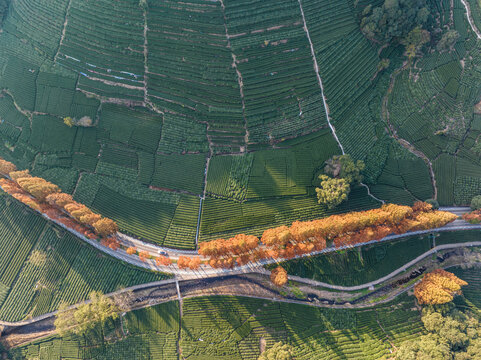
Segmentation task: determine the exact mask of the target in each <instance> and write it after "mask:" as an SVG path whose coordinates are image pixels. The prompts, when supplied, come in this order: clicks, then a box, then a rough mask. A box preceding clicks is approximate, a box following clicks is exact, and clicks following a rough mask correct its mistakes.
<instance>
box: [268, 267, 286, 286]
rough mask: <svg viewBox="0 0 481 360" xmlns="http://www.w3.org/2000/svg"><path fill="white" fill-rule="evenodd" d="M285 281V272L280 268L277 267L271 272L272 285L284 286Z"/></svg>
mask: <svg viewBox="0 0 481 360" xmlns="http://www.w3.org/2000/svg"><path fill="white" fill-rule="evenodd" d="M287 280H288V279H287V271H286V270H285V269H284V268H283V267H282V266H278V267H276V268H275V269H274V270H272V271H271V281H272V283H273V284H274V285H276V286H279V287H280V286H284V285H285V284H286V283H287Z"/></svg>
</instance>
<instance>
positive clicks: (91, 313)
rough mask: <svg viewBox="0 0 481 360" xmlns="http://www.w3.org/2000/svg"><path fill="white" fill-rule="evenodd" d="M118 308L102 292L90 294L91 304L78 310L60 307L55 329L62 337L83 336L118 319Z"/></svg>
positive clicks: (81, 306)
mask: <svg viewBox="0 0 481 360" xmlns="http://www.w3.org/2000/svg"><path fill="white" fill-rule="evenodd" d="M118 311H119V310H118V308H117V306H116V305H115V303H114V301H113V300H111V299H110V298H108V297H106V296H105V295H103V294H102V293H101V292H97V291H93V292H91V293H90V302H89V303H87V304H82V305H80V306H78V307H77V308H76V309H68V305H67V304H65V303H63V304H61V305H60V307H59V310H58V313H57V317H56V319H55V323H54V324H55V328H56V330H57V331H58V332H59V334H60V335H61V336H64V335H65V334H68V333H74V334H77V335H83V334H86V333H87V332H89V331H91V330H93V329H94V328H95V327H96V326H99V325H100V326H103V325H104V324H105V322H106V321H107V320H108V319H115V318H117V317H118Z"/></svg>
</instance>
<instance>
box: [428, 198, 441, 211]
mask: <svg viewBox="0 0 481 360" xmlns="http://www.w3.org/2000/svg"><path fill="white" fill-rule="evenodd" d="M425 202H427V203H428V204H431V205H432V207H433V209H436V210H437V209H439V202H438V201H437V200H436V199H427V200H426V201H425Z"/></svg>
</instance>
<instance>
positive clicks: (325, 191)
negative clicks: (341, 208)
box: [316, 175, 351, 209]
mask: <svg viewBox="0 0 481 360" xmlns="http://www.w3.org/2000/svg"><path fill="white" fill-rule="evenodd" d="M319 179H320V180H321V185H320V187H317V188H316V193H317V201H318V203H319V204H323V205H326V206H327V207H328V208H329V209H333V208H335V207H336V206H338V205H339V204H341V203H342V202H343V201H345V200H347V197H348V195H349V192H350V191H351V188H350V186H349V183H348V182H347V181H346V179H343V178H341V179H334V178H331V177H329V176H327V175H320V176H319Z"/></svg>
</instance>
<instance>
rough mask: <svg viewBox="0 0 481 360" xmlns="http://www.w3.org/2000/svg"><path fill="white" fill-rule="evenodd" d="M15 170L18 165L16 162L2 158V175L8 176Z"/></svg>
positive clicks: (0, 164) (0, 162) (0, 172)
mask: <svg viewBox="0 0 481 360" xmlns="http://www.w3.org/2000/svg"><path fill="white" fill-rule="evenodd" d="M15 170H17V167H16V166H15V165H14V164H12V163H11V162H8V161H6V160H3V159H2V158H0V175H2V176H8V174H10V173H11V172H13V171H15Z"/></svg>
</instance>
